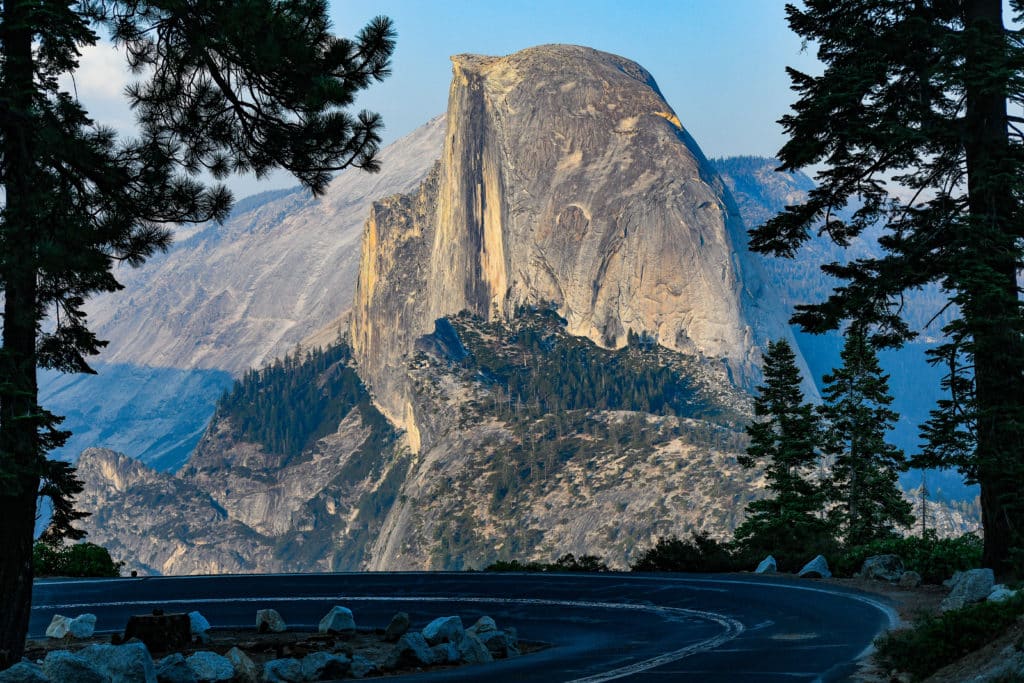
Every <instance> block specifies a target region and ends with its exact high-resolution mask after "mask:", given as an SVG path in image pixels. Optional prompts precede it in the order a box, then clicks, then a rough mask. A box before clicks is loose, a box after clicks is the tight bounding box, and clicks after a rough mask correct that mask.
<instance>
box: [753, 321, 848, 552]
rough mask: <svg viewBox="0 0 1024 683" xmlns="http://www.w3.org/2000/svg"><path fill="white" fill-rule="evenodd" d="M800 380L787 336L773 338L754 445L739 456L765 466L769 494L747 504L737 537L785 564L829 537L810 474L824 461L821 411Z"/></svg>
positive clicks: (766, 360) (818, 492)
mask: <svg viewBox="0 0 1024 683" xmlns="http://www.w3.org/2000/svg"><path fill="white" fill-rule="evenodd" d="M800 382H801V377H800V370H799V369H798V368H797V366H796V356H795V355H794V353H793V349H792V348H791V347H790V346H789V344H788V343H787V342H786V341H785V340H779V341H776V342H771V343H770V344H769V345H768V353H767V354H766V355H765V358H764V384H763V385H762V386H761V387H760V388H759V391H760V393H759V395H758V396H757V397H756V398H755V399H754V415H755V417H756V418H757V419H755V421H754V422H753V423H751V424H750V425H749V426H748V427H747V434H748V435H749V437H750V445H749V446H747V450H746V455H745V456H740V457H739V458H738V460H739V463H740V465H742V466H743V467H756V466H761V467H763V468H764V476H765V479H766V481H767V490H768V493H769V494H770V497H768V498H764V499H762V500H755V501H752V502H751V503H750V504H748V505H747V518H746V520H744V522H743V523H742V524H740V525H739V526H738V527H737V528H736V533H735V538H736V542H737V543H738V545H739V546H740V547H741V548H742V549H744V550H746V551H749V552H751V553H757V554H764V553H772V554H773V555H775V556H776V557H777V558H778V559H779V561H780V562H781V563H782V564H784V565H793V564H794V563H796V562H799V561H800V560H801V558H804V557H805V556H806V557H811V556H813V555H814V553H815V552H818V551H819V550H823V549H824V547H823V546H824V545H826V544H827V543H828V542H829V533H828V523H827V522H826V520H824V519H823V518H822V516H821V511H822V508H823V503H824V497H823V494H822V489H821V486H820V484H818V483H817V482H815V481H813V480H812V478H811V475H812V474H813V473H814V472H815V469H816V467H817V464H818V462H819V456H818V453H817V452H816V450H815V445H816V444H817V441H818V437H819V424H818V416H817V414H816V413H815V410H814V407H813V406H812V405H811V404H809V403H805V402H804V396H803V392H802V391H801V390H800Z"/></svg>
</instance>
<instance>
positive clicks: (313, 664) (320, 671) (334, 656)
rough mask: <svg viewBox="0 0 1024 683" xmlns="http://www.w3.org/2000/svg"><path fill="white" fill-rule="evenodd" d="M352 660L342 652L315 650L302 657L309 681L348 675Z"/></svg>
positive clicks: (331, 679) (303, 671)
mask: <svg viewBox="0 0 1024 683" xmlns="http://www.w3.org/2000/svg"><path fill="white" fill-rule="evenodd" d="M351 669H352V660H351V659H349V658H348V657H347V656H346V655H344V654H342V653H340V652H313V653H310V654H308V655H306V656H305V657H303V658H302V675H303V677H305V679H306V680H307V681H333V680H336V679H339V678H344V677H346V676H348V673H349V671H350V670H351Z"/></svg>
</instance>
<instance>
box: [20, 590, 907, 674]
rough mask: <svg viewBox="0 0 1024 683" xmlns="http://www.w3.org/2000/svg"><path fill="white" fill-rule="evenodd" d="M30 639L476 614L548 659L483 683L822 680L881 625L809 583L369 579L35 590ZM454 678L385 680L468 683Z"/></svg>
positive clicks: (870, 600)
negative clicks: (50, 631)
mask: <svg viewBox="0 0 1024 683" xmlns="http://www.w3.org/2000/svg"><path fill="white" fill-rule="evenodd" d="M33 599H34V603H33V608H32V620H31V624H30V634H31V635H32V636H35V637H38V636H41V635H43V633H44V632H45V630H46V626H47V624H49V622H50V619H51V617H52V616H53V615H54V614H57V613H62V614H65V615H68V616H74V615H77V614H80V613H82V612H92V613H94V614H96V615H97V617H98V622H97V626H98V628H99V629H100V630H108V631H116V630H119V629H121V628H123V627H124V624H125V623H126V622H127V619H128V616H129V615H131V614H140V613H148V612H150V611H151V610H152V609H153V608H156V607H161V608H163V609H165V610H166V611H181V612H187V611H191V610H193V609H197V610H200V611H201V612H202V613H203V614H204V615H205V616H206V617H207V618H208V619H209V621H210V623H211V624H213V626H214V627H215V628H216V627H239V626H241V627H248V626H251V625H252V624H253V623H254V618H255V612H256V610H257V609H258V608H264V607H272V608H274V609H276V610H278V611H279V612H280V613H281V615H282V616H283V617H284V619H285V621H286V622H287V623H288V624H289V625H290V626H293V627H301V626H307V627H315V625H316V624H317V623H318V622H319V620H320V617H322V616H323V615H324V614H325V613H326V612H327V611H328V610H329V609H330V607H331V606H332V605H334V604H339V605H345V606H347V607H349V608H350V609H352V611H353V612H354V613H355V615H356V623H357V624H359V625H360V626H381V627H382V626H384V625H386V624H387V622H388V621H389V620H390V618H391V616H392V615H393V614H394V613H395V612H398V611H405V612H408V613H409V615H410V617H411V618H412V621H413V627H414V628H416V627H422V626H423V625H425V624H426V623H427V622H428V621H430V620H431V619H433V618H435V617H438V616H445V615H449V614H458V615H460V616H461V617H462V618H463V621H464V622H466V623H467V625H468V624H471V623H472V622H473V621H475V620H476V618H477V617H478V616H480V615H483V614H489V615H491V616H492V617H494V618H495V620H496V621H497V622H498V625H499V627H505V626H514V627H516V628H517V629H518V632H519V635H520V637H521V638H524V639H527V640H536V641H544V642H546V643H550V644H551V645H552V647H550V648H548V649H546V650H543V651H541V652H539V653H536V654H532V655H529V656H526V657H522V658H518V659H510V660H503V661H500V662H496V663H494V664H489V665H487V669H486V674H485V677H486V679H487V681H488V683H503V682H506V681H507V682H512V681H516V682H518V681H574V682H577V683H584V682H585V683H600V682H602V681H611V680H622V681H651V682H653V681H660V682H665V681H702V682H704V681H707V682H711V681H723V682H724V681H729V682H730V683H739V682H743V681H751V682H753V681H758V682H765V681H769V682H770V681H787V682H793V681H817V680H822V681H833V680H843V679H845V678H846V677H847V676H849V675H850V674H851V673H852V672H853V670H854V666H855V664H854V662H855V660H856V659H857V658H858V657H859V656H860V655H862V654H863V653H864V651H865V650H866V649H867V648H868V647H869V646H870V644H871V642H872V640H873V639H874V637H875V635H877V633H878V632H879V631H880V630H881V629H883V628H885V627H887V626H889V625H890V624H891V623H893V621H894V619H895V615H894V613H893V612H892V610H891V609H890V608H889V607H888V606H887V605H886V604H884V603H883V602H880V601H879V599H878V598H875V597H873V596H868V595H866V594H863V593H859V592H856V591H852V590H845V589H842V588H838V587H835V586H831V585H828V584H823V583H821V582H816V581H808V580H799V579H791V578H783V577H773V578H764V577H753V576H746V575H710V574H708V575H702V574H686V575H667V576H666V575H661V574H649V575H644V574H492V573H465V572H463V573H440V572H438V573H372V574H303V575H256V576H216V577H210V576H204V577H166V578H163V577H161V578H139V579H106V580H66V581H43V580H41V581H37V582H36V584H35V587H34V590H33ZM481 674H482V669H480V668H479V667H473V666H468V667H462V668H459V669H449V670H445V671H437V672H434V673H424V674H417V675H416V676H402V677H392V678H389V679H387V680H389V681H396V682H397V681H406V680H409V681H412V680H414V681H442V680H444V681H476V680H480V677H481Z"/></svg>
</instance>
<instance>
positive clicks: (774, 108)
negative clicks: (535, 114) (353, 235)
mask: <svg viewBox="0 0 1024 683" xmlns="http://www.w3.org/2000/svg"><path fill="white" fill-rule="evenodd" d="M783 6H784V3H783V2H781V1H779V0H674V1H672V2H668V1H656V0H632V1H630V2H625V1H623V0H619V1H617V2H612V1H603V0H591V1H590V2H583V1H581V0H548V1H547V2H540V1H537V0H508V1H506V2H488V1H469V0H449V1H447V2H427V1H426V0H382V1H379V2H373V3H368V2H341V1H339V0H335V2H333V3H332V5H331V14H332V18H333V21H334V25H335V29H336V31H337V32H338V33H343V34H346V35H351V34H353V33H354V32H355V31H356V30H357V29H358V27H359V26H361V25H362V24H364V23H365V22H366V21H368V20H369V19H370V18H371V17H372V16H373V15H375V14H384V15H386V16H389V17H391V18H392V19H393V20H394V22H395V24H396V28H397V30H398V46H397V49H396V52H395V58H394V73H393V74H392V76H391V77H390V78H389V79H388V80H387V81H385V82H384V83H381V84H378V85H376V86H374V88H373V90H372V91H369V92H367V93H366V94H364V95H363V96H362V97H361V98H360V100H359V104H360V106H365V107H366V108H369V109H372V110H375V111H379V112H380V113H381V114H383V115H384V120H385V122H386V124H387V126H388V133H387V135H388V139H389V140H390V139H394V137H397V136H401V135H403V134H405V133H407V132H409V131H410V130H412V129H414V128H415V127H416V126H418V125H420V124H421V123H423V122H425V121H426V120H427V119H429V118H430V117H431V116H433V115H435V114H437V113H440V112H442V111H443V110H444V109H445V106H446V103H447V95H448V82H449V79H450V76H451V66H450V63H449V61H448V56H449V55H452V54H457V53H460V52H472V53H480V54H490V55H504V54H509V53H511V52H515V51H517V50H521V49H523V48H527V47H531V46H533V45H541V44H544V43H574V44H578V45H586V46H588V47H593V48H596V49H599V50H604V51H607V52H613V53H615V54H619V55H622V56H623V57H627V58H629V59H632V60H634V61H636V62H639V63H640V64H641V65H642V66H644V67H646V68H647V70H648V71H650V72H651V73H652V74H653V75H654V77H655V79H657V81H658V84H659V86H660V87H661V90H662V92H663V93H664V94H665V97H666V98H667V99H668V102H669V104H670V105H672V107H673V108H674V109H675V110H676V113H677V114H678V115H679V118H680V120H681V121H682V122H683V124H684V125H685V126H686V127H687V128H688V129H689V130H690V132H691V134H692V135H693V136H694V137H695V138H696V139H697V141H698V143H699V144H700V145H701V147H702V148H703V150H704V152H705V154H707V155H708V156H727V155H736V154H760V155H771V154H774V153H775V152H776V151H777V150H778V148H779V146H780V145H781V144H782V142H783V137H782V131H781V128H780V127H779V126H778V124H777V123H776V121H777V120H778V118H779V117H780V116H782V115H783V114H784V113H785V112H786V111H787V110H788V107H789V104H790V102H791V100H792V93H791V92H790V90H789V79H788V78H787V76H786V74H785V67H786V66H787V65H791V66H795V67H797V68H801V69H809V70H816V60H815V59H814V56H813V50H809V51H807V52H801V49H800V40H799V39H798V38H797V37H796V36H794V35H793V34H792V33H791V32H790V31H789V29H788V27H787V26H786V21H785V13H784V10H783Z"/></svg>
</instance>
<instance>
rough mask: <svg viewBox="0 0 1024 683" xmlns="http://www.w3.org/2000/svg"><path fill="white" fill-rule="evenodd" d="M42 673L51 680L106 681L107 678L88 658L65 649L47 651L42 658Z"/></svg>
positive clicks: (80, 682)
mask: <svg viewBox="0 0 1024 683" xmlns="http://www.w3.org/2000/svg"><path fill="white" fill-rule="evenodd" d="M43 673H45V674H46V677H47V678H49V679H50V680H51V681H74V682H75V683H106V680H107V677H106V676H104V675H103V673H102V672H101V671H100V670H99V669H97V668H96V667H95V666H93V664H92V663H91V662H90V661H89V660H87V659H86V658H85V657H81V656H79V655H77V654H75V653H73V652H68V651H67V650H53V651H51V652H47V653H46V658H45V659H44V660H43Z"/></svg>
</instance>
